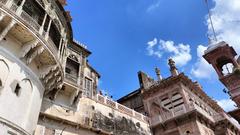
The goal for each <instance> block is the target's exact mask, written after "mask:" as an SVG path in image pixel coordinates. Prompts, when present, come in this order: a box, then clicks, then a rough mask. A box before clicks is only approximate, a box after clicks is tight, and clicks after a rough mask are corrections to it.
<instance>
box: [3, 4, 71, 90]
mask: <svg viewBox="0 0 240 135" xmlns="http://www.w3.org/2000/svg"><path fill="white" fill-rule="evenodd" d="M68 24H69V23H68V22H67V17H66V15H65V13H64V10H63V7H62V5H61V3H59V2H58V1H55V0H50V1H49V3H48V2H46V1H42V0H0V34H1V35H0V41H2V40H5V37H6V36H7V35H11V37H14V38H15V39H16V40H18V41H19V43H20V44H22V46H21V48H22V49H21V50H22V51H21V52H20V54H18V55H19V56H20V58H21V59H23V58H24V59H26V61H27V62H26V64H27V65H29V64H30V63H31V62H32V61H33V60H34V59H36V58H37V60H38V62H39V63H40V65H39V72H40V74H39V77H40V79H41V80H42V81H43V84H44V85H45V87H46V90H47V91H48V90H49V91H50V90H52V89H55V88H56V87H57V86H59V85H60V84H61V83H62V82H63V77H64V72H63V69H64V68H63V67H62V66H63V65H62V63H63V60H64V56H65V52H66V48H67V44H68V39H69V37H71V34H68V33H71V28H70V26H69V25H68ZM19 56H18V57H19ZM53 76H55V79H52V77H53Z"/></svg>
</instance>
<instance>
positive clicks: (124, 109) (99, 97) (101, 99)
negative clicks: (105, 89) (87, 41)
mask: <svg viewBox="0 0 240 135" xmlns="http://www.w3.org/2000/svg"><path fill="white" fill-rule="evenodd" d="M96 100H97V102H99V103H101V104H103V105H106V106H109V107H111V108H113V109H115V110H117V111H119V112H122V113H125V114H127V115H129V116H131V117H134V118H136V119H138V120H141V121H143V122H148V117H146V116H144V115H143V114H141V113H138V112H136V111H134V110H132V109H130V108H128V107H126V106H124V105H121V104H119V103H117V102H115V101H113V100H111V99H108V98H107V97H104V96H102V95H99V94H97V95H96Z"/></svg>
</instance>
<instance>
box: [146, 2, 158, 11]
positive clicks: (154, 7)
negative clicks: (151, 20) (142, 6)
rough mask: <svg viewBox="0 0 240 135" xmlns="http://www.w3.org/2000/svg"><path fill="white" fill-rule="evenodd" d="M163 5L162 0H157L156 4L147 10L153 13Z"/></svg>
mask: <svg viewBox="0 0 240 135" xmlns="http://www.w3.org/2000/svg"><path fill="white" fill-rule="evenodd" d="M160 5H161V0H157V1H156V2H155V3H153V4H151V5H150V6H149V7H148V8H147V12H152V11H154V10H155V9H157V8H158V7H159V6H160Z"/></svg>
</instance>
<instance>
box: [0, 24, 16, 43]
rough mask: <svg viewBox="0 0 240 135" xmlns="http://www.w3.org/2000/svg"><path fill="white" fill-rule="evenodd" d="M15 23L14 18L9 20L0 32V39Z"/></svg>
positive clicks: (0, 39)
mask: <svg viewBox="0 0 240 135" xmlns="http://www.w3.org/2000/svg"><path fill="white" fill-rule="evenodd" d="M15 24H16V21H15V20H11V22H10V23H9V24H8V25H7V27H5V29H4V30H3V31H2V33H1V34H0V41H2V40H3V38H4V37H5V36H6V35H7V33H8V32H9V31H10V30H11V28H12V27H13V26H14V25H15Z"/></svg>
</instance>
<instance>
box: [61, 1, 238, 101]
mask: <svg viewBox="0 0 240 135" xmlns="http://www.w3.org/2000/svg"><path fill="white" fill-rule="evenodd" d="M237 1H238V0H230V2H229V3H231V2H233V3H232V4H236V3H234V2H237ZM224 4H225V3H224V2H223V0H214V1H210V7H211V8H212V12H213V20H214V21H215V20H216V22H215V23H216V27H217V28H216V31H217V34H218V37H219V39H220V40H225V39H224V38H223V37H224V34H225V35H226V33H222V31H223V29H222V27H221V26H225V25H223V24H225V23H222V22H221V23H219V22H217V20H219V19H218V18H217V17H218V14H220V13H221V12H222V11H221V10H219V9H220V8H223V5H224ZM225 5H226V4H225ZM229 7H231V5H229ZM229 7H224V8H225V9H228V8H229ZM224 8H223V9H224ZM238 8H239V7H236V9H238ZM66 9H67V10H70V11H71V15H72V17H73V22H72V26H73V32H74V37H75V39H77V40H78V41H80V42H82V43H84V44H86V45H87V46H88V49H89V50H90V51H92V52H93V54H92V55H91V56H90V57H89V62H90V63H91V65H92V66H93V67H94V68H96V70H97V71H98V72H99V73H100V74H101V81H100V84H99V87H100V89H103V90H104V91H108V92H109V94H110V95H112V96H113V98H114V99H118V98H120V97H122V96H124V95H126V94H128V93H129V92H131V91H133V90H136V89H137V88H139V83H138V77H137V72H138V71H140V70H141V71H144V72H146V73H147V74H149V75H150V76H153V77H156V75H155V72H154V68H155V67H156V66H157V67H159V68H160V69H161V72H162V76H163V77H165V78H166V77H168V76H169V75H170V73H169V68H168V65H167V59H168V58H169V57H173V58H176V61H177V62H176V63H177V66H178V68H179V71H182V72H185V74H187V75H188V76H189V77H190V78H192V79H193V80H197V81H199V82H200V84H201V85H202V86H203V87H204V90H205V91H206V93H207V94H208V95H209V96H210V97H213V98H214V99H216V100H218V101H221V100H225V101H226V100H227V99H228V98H229V97H228V96H227V95H226V94H225V93H223V92H222V89H223V88H224V86H222V85H221V83H220V82H219V81H218V79H217V77H216V73H215V72H213V69H212V68H211V67H210V66H208V64H206V63H205V61H203V59H201V57H199V56H200V54H201V51H203V50H204V49H206V47H207V45H208V39H207V36H206V34H207V33H208V32H210V34H211V31H210V30H209V29H208V25H209V23H208V22H207V18H206V15H207V10H206V6H205V3H204V0H184V1H180V0H101V1H100V0H71V1H70V0H69V1H68V5H67V7H66ZM239 9H240V8H239ZM237 11H238V10H237ZM239 11H240V10H239ZM235 12H236V11H235V10H234V11H233V13H235ZM227 15H228V14H227ZM233 19H238V18H234V16H233ZM229 25H230V24H229ZM229 25H228V26H229ZM231 26H232V25H231ZM226 27H227V26H226ZM224 28H225V27H224ZM224 30H226V29H224ZM235 36H236V37H237V36H238V33H235ZM226 41H232V40H231V37H228V38H227V39H226ZM231 43H233V44H235V43H238V42H231ZM235 46H237V45H236V44H235ZM237 49H238V48H237ZM239 50H240V49H239ZM179 59H180V60H179ZM203 63H204V64H203ZM205 71H206V72H205Z"/></svg>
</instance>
